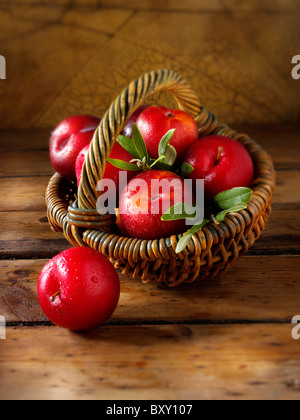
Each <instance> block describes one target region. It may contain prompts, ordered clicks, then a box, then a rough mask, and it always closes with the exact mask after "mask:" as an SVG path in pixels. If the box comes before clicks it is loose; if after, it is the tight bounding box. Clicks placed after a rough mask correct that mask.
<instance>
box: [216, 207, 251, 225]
mask: <svg viewBox="0 0 300 420" xmlns="http://www.w3.org/2000/svg"><path fill="white" fill-rule="evenodd" d="M246 208H247V203H240V204H238V205H236V206H234V207H231V208H230V209H226V210H223V211H221V212H220V213H218V214H217V215H216V216H215V219H216V220H217V221H218V222H223V220H224V219H225V217H226V216H227V214H228V213H234V212H237V211H240V210H244V209H246Z"/></svg>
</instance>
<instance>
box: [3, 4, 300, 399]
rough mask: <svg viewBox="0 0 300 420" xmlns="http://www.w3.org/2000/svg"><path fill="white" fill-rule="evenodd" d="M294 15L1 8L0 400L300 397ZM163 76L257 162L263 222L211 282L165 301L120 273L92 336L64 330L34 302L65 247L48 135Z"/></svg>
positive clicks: (160, 289)
mask: <svg viewBox="0 0 300 420" xmlns="http://www.w3.org/2000/svg"><path fill="white" fill-rule="evenodd" d="M299 18H300V1H299V0H273V1H271V0H261V1H259V0H253V1H250V0H244V1H241V0H147V1H145V0H126V1H124V0H87V1H83V0H22V1H21V0H0V55H4V56H5V57H6V60H7V80H0V115H1V118H0V192H1V200H0V216H1V217H0V315H2V316H5V318H6V322H7V339H6V340H0V399H43V400H44V399H89V398H90V399H104V400H105V399H106V400H109V399H120V400H122V399H136V398H139V399H143V398H145V399H164V398H165V399H175V400H176V399H177V400H180V399H207V398H208V399H251V398H254V399H299V398H300V397H299V395H300V394H299V391H300V357H299V354H300V353H299V346H300V341H296V340H293V339H292V337H291V331H292V327H293V326H292V325H291V319H292V317H293V316H294V315H296V314H299V312H300V307H299V302H300V299H299V296H300V282H299V272H300V228H299V224H300V218H299V214H300V213H299V209H300V196H299V185H300V142H299V132H300V124H299V123H300V119H299V116H300V112H299V110H300V99H299V98H300V81H295V80H293V79H292V77H291V71H292V67H293V66H292V64H291V60H292V57H293V56H294V55H297V54H300V50H299V48H300V43H299V41H300V25H299V22H300V19H299ZM162 67H169V68H172V69H174V70H176V71H178V72H179V73H181V74H182V75H183V76H184V77H186V78H187V79H188V80H189V81H190V83H191V84H192V86H193V87H194V89H195V90H196V91H197V93H198V94H199V97H200V99H201V101H202V102H203V103H204V104H205V105H206V106H207V107H208V108H209V109H210V110H211V111H212V112H214V113H215V114H216V115H217V116H218V117H219V118H220V119H224V120H225V121H226V122H228V123H229V124H230V125H233V126H235V128H236V129H237V130H239V131H243V132H246V133H248V134H249V135H251V136H252V137H253V138H254V139H255V140H257V141H258V142H259V143H260V144H261V145H262V146H263V147H264V148H265V149H266V150H267V151H268V152H269V153H270V154H271V156H272V158H273V161H274V165H275V168H276V171H277V176H278V179H277V188H276V190H275V194H274V199H273V212H272V216H271V218H270V221H269V223H268V224H267V228H266V231H265V232H264V235H263V237H262V238H261V239H260V240H259V241H258V242H257V243H256V244H255V245H254V247H253V248H251V250H250V252H249V253H248V255H247V256H245V257H243V258H241V260H239V261H238V263H237V264H236V265H235V266H234V267H233V268H232V270H231V271H230V272H228V273H227V274H226V275H224V276H223V277H220V278H216V279H214V280H212V281H205V282H200V283H198V284H194V285H185V286H183V287H181V288H179V289H171V290H169V289H168V288H166V287H164V286H163V285H160V286H157V285H143V284H142V282H141V281H139V279H136V280H135V281H133V280H132V279H131V278H130V277H129V276H121V284H122V293H121V299H120V304H119V306H118V308H117V311H116V312H115V314H114V315H113V317H112V319H111V320H109V322H108V323H107V324H106V325H104V326H101V327H99V328H98V329H96V330H93V331H90V332H86V333H80V334H74V333H71V332H69V331H65V330H62V329H60V328H58V327H55V326H53V325H52V324H51V323H49V322H47V321H45V317H44V316H43V314H41V311H40V308H39V305H38V302H37V298H36V284H37V278H38V275H39V273H40V271H41V269H42V267H43V266H44V264H45V263H46V262H47V261H48V260H49V259H50V258H51V257H53V256H54V255H56V254H58V253H59V252H60V251H62V250H63V249H66V248H69V247H70V245H69V243H67V241H66V240H65V239H64V238H63V236H62V235H61V234H59V233H56V234H55V233H54V232H52V231H51V230H50V228H49V224H48V223H47V217H46V207H45V199H44V195H45V189H46V185H47V183H48V181H49V178H50V176H51V175H52V174H53V169H52V168H51V164H50V161H49V154H48V139H49V133H50V131H51V129H52V128H53V127H54V126H55V125H56V124H57V123H58V122H59V121H60V120H62V119H63V118H64V117H66V116H68V115H69V114H73V113H83V112H88V113H93V114H96V115H99V116H101V115H102V114H103V113H104V111H105V110H106V109H107V108H108V106H109V104H110V103H111V101H113V100H114V98H115V97H116V96H117V95H118V94H119V93H120V91H121V90H122V89H123V88H124V87H126V86H127V85H128V82H129V81H131V80H132V79H134V78H137V77H139V76H140V75H141V74H143V73H144V72H147V71H149V70H152V69H157V68H162ZM159 99H160V100H162V101H163V102H168V103H169V98H167V97H165V96H164V97H161V98H159ZM8 297H10V298H11V297H13V298H14V299H8Z"/></svg>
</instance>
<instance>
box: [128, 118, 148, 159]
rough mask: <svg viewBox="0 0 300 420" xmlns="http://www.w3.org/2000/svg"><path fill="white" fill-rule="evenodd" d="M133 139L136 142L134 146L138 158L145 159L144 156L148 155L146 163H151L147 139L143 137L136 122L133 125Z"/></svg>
mask: <svg viewBox="0 0 300 420" xmlns="http://www.w3.org/2000/svg"><path fill="white" fill-rule="evenodd" d="M132 141H133V144H134V147H135V149H136V151H137V154H138V158H139V159H141V160H143V159H144V157H146V163H148V164H149V163H150V157H149V154H148V150H147V146H146V143H145V140H144V139H143V136H142V134H141V132H140V130H139V129H138V127H137V125H136V124H133V126H132Z"/></svg>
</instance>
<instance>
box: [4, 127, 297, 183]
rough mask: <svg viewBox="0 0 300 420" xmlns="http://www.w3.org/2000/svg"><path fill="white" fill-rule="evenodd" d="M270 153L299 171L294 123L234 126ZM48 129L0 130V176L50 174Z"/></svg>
mask: <svg viewBox="0 0 300 420" xmlns="http://www.w3.org/2000/svg"><path fill="white" fill-rule="evenodd" d="M233 128H234V129H235V130H237V131H238V132H241V133H247V134H248V135H250V136H251V137H252V138H254V139H255V140H256V141H257V142H258V143H260V144H261V145H262V147H264V148H265V150H266V151H267V152H268V153H270V155H271V156H272V159H273V161H274V165H275V168H276V169H277V170H280V171H281V170H295V169H300V158H299V156H300V144H299V141H298V140H299V130H300V126H299V125H297V124H276V125H275V126H272V127H270V126H264V125H259V126H247V125H243V126H234V127H233ZM50 132H51V130H50V129H40V130H38V129H33V130H13V131H0V152H1V155H0V159H1V165H0V176H23V175H24V176H30V175H51V174H52V173H53V169H52V167H51V164H50V160H49V152H48V144H49V137H50Z"/></svg>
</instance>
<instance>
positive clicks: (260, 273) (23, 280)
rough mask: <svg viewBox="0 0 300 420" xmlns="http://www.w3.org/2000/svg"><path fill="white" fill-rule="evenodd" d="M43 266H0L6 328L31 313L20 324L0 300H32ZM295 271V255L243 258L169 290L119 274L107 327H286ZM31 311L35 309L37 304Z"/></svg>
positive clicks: (298, 263)
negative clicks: (14, 295) (10, 296)
mask: <svg viewBox="0 0 300 420" xmlns="http://www.w3.org/2000/svg"><path fill="white" fill-rule="evenodd" d="M47 261H48V260H34V261H30V260H18V261H14V262H13V264H12V262H11V261H0V308H1V314H2V315H3V316H5V318H6V321H7V322H8V323H12V322H18V321H27V322H32V317H33V315H32V313H33V314H34V316H35V313H36V312H35V311H28V314H27V319H26V313H24V311H22V308H20V307H19V306H17V307H16V308H15V309H14V307H13V306H11V305H10V306H8V305H6V304H5V301H3V300H2V298H1V296H2V297H3V294H7V293H9V290H10V288H11V289H12V291H14V288H15V287H16V286H20V287H22V288H24V290H25V291H27V293H33V294H34V295H36V287H37V279H38V277H39V273H40V271H41V270H42V268H43V266H44V265H45V264H46V263H47ZM299 271H300V257H299V256H280V257H278V256H266V257H265V256H255V257H251V256H246V257H243V258H242V259H241V260H240V261H239V262H238V263H237V264H236V265H235V266H234V267H233V268H232V269H231V270H230V272H228V273H227V274H225V275H224V276H222V277H220V278H216V279H213V280H210V281H204V282H201V283H198V284H195V285H190V286H189V285H184V286H182V287H180V288H178V289H172V290H170V289H169V288H167V287H164V286H158V285H155V284H154V285H143V284H142V283H141V282H140V281H139V280H132V278H131V277H130V276H124V275H121V274H120V280H121V298H120V302H119V306H118V308H117V310H116V312H115V313H114V315H113V317H112V318H111V320H110V321H109V323H113V324H118V323H121V324H125V325H126V324H135V323H138V324H140V323H146V324H147V323H148V322H171V323H176V322H180V323H197V322H198V323H204V322H206V323H210V322H227V323H230V322H234V321H240V322H241V320H244V321H247V322H254V321H260V322H262V321H264V322H278V321H280V322H289V321H290V320H291V319H292V317H293V316H294V315H295V314H296V313H298V312H299V310H300V307H299V294H300V286H299V282H298V281H297V280H298V276H299ZM191 292H192V293H191ZM25 300H26V299H25ZM33 303H34V302H33V299H31V298H29V304H33ZM25 304H26V302H25ZM32 306H34V307H35V308H37V309H38V308H39V304H38V301H37V300H36V302H35V303H34V305H32ZM20 313H21V315H22V318H20V315H19V314H20ZM44 320H45V319H44V317H41V316H40V318H37V319H36V321H37V322H42V321H44Z"/></svg>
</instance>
